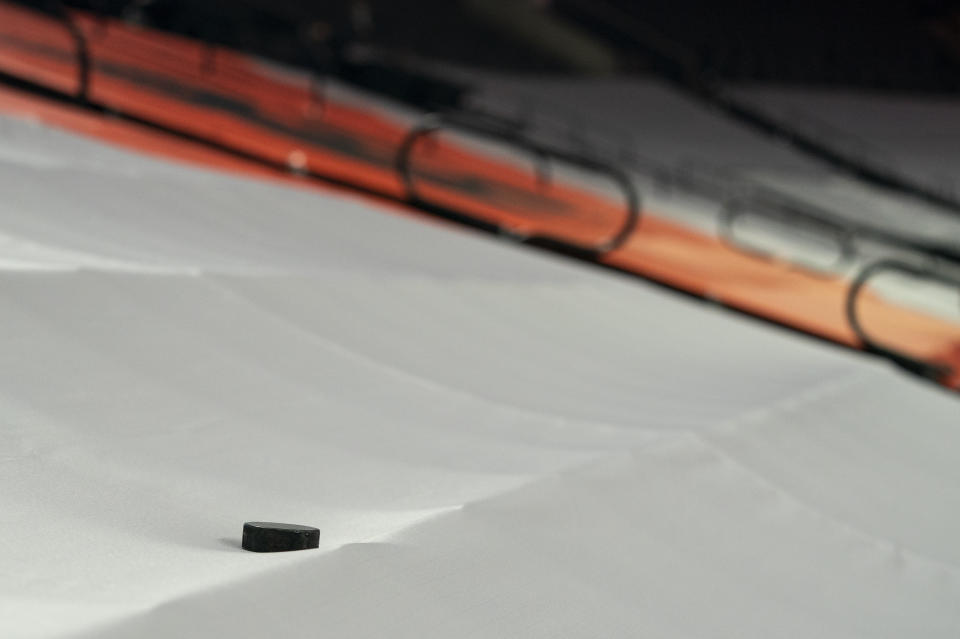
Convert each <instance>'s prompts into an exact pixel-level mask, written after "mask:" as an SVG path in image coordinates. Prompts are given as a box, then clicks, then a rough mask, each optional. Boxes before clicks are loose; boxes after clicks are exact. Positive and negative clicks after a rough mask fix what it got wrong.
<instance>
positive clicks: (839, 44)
mask: <svg viewBox="0 0 960 639" xmlns="http://www.w3.org/2000/svg"><path fill="white" fill-rule="evenodd" d="M69 4H71V5H73V6H78V7H85V8H89V9H93V10H95V11H97V12H100V13H103V14H106V15H113V16H122V17H124V18H126V19H127V20H130V21H135V22H139V23H142V24H145V25H149V26H153V27H156V28H161V29H165V30H170V31H175V32H178V33H182V34H187V35H190V36H195V37H198V38H202V39H204V40H208V41H212V42H217V43H220V44H224V45H228V46H231V47H235V48H239V49H242V50H244V51H248V52H252V53H256V54H259V55H263V56H267V57H270V58H275V59H277V60H282V61H285V62H289V63H294V64H300V65H315V66H318V67H323V68H325V69H338V70H341V71H343V72H344V73H347V74H359V75H362V71H361V70H360V69H358V68H357V67H356V65H358V64H361V63H362V61H363V60H367V61H369V60H370V58H371V57H380V58H381V60H382V59H392V60H398V59H409V58H414V59H416V58H426V59H430V60H434V61H444V62H450V63H457V64H462V65H469V66H473V67H487V68H496V69H500V70H511V71H551V72H563V73H579V74H609V73H615V72H625V73H641V74H642V73H672V74H679V73H698V74H704V75H709V76H711V77H715V78H717V79H719V80H726V81H732V82H744V83H775V84H794V85H806V86H820V87H823V86H843V87H858V88H863V89H873V90H888V91H920V92H926V93H947V94H950V93H956V92H957V90H958V89H960V3H958V2H957V1H956V0H920V1H909V0H898V1H889V2H857V1H854V0H839V1H833V2H830V1H826V0H804V1H799V2H798V1H793V2H776V3H770V2H763V1H762V0H730V1H728V2H723V3H716V2H709V1H707V0H674V1H670V2H665V1H657V2H642V3H641V2H631V1H629V0H525V1H516V0H514V1H511V0H460V1H457V2H450V1H444V0H420V1H418V2H392V1H390V0H330V1H326V2H310V1H308V0H132V1H131V0H82V1H76V0H75V1H73V2H70V3H69Z"/></svg>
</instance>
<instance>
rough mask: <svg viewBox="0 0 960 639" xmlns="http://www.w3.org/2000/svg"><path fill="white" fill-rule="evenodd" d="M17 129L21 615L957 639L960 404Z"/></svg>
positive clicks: (808, 349)
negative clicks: (301, 528)
mask: <svg viewBox="0 0 960 639" xmlns="http://www.w3.org/2000/svg"><path fill="white" fill-rule="evenodd" d="M0 136H2V139H0V147H2V149H3V152H2V157H0V193H2V198H0V234H2V236H0V248H2V252H0V267H2V270H0V326H2V327H3V331H2V332H0V353H2V356H3V362H4V366H3V367H2V368H0V549H2V551H0V636H2V637H4V638H16V637H40V636H42V637H48V636H49V637H55V636H62V637H80V636H90V637H133V636H136V637H157V638H168V637H217V636H224V637H226V636H230V637H236V638H242V637H251V638H252V637H262V636H264V635H268V636H317V637H320V636H329V637H417V638H421V637H437V638H438V639H439V638H444V639H445V638H449V637H518V638H519V637H523V638H538V637H542V638H544V639H546V638H550V639H554V638H556V637H584V638H596V637H644V636H645V637H671V638H680V637H724V638H726V637H738V638H754V637H755V638H758V639H760V638H763V639H768V638H769V637H798V638H800V637H802V638H808V637H838V638H839V637H844V638H846V637H869V638H871V639H874V638H877V637H950V638H954V637H957V636H958V634H960V581H958V580H960V545H958V544H957V539H960V402H958V401H957V399H956V398H955V397H950V396H947V395H946V394H945V393H941V392H939V391H937V390H936V389H934V388H931V387H927V386H921V385H919V384H918V383H916V382H914V381H912V380H910V379H908V378H907V377H905V376H903V375H901V374H899V373H897V372H895V371H894V370H892V369H890V368H889V367H888V366H886V365H885V364H883V363H881V362H877V361H873V360H870V359H868V358H866V357H864V356H861V355H858V354H856V353H852V352H846V351H843V350H840V349H836V348H833V347H830V346H827V345H823V344H819V343H816V342H814V341H812V340H809V339H806V338H804V337H802V336H796V335H792V334H789V333H787V332H785V331H782V330H779V329H776V328H771V327H768V326H765V325H762V324H760V323H758V322H755V321H752V320H749V319H745V318H739V317H735V316H733V315H729V314H726V313H724V312H723V311H720V310H717V309H715V308H712V307H709V306H705V305H700V304H697V303H695V302H692V301H689V300H685V299H682V298H679V297H676V296H673V295H671V294H669V293H667V292H663V291H660V290H657V289H655V288H652V287H650V286H648V285H646V284H644V283H642V282H639V281H635V280H631V279H628V278H626V277H621V276H617V275H613V274H609V273H604V272H601V271H595V270H591V269H590V268H588V267H584V266H579V265H575V264H572V263H568V262H565V261H563V260H561V259H558V258H553V257H549V256H545V255H542V254H537V253H534V252H531V251H528V250H526V249H522V248H519V247H514V246H509V245H505V244H502V243H498V242H496V241H495V240H492V239H489V238H484V237H478V236H474V235H470V234H467V233H464V232H460V231H458V230H453V229H449V228H446V227H444V226H442V225H438V224H432V223H424V222H423V221H419V220H414V219H409V218H406V217H403V216H400V215H395V214H392V213H390V212H388V211H385V210H378V208H377V207H376V206H374V205H373V204H371V203H370V202H366V201H363V200H360V199H354V198H345V197H342V196H338V195H335V194H324V193H318V192H313V191H309V190H299V189H294V188H285V187H279V186H273V185H268V184H264V183H258V182H255V181H252V180H241V179H236V178H232V177H227V176H223V175H218V174H215V173H211V172H207V171H202V170H197V169H195V168H189V167H177V166H172V165H167V164H163V163H160V162H156V161H152V160H147V159H144V158H140V157H136V156H133V155H129V154H126V153H121V152H118V151H115V150H111V149H108V148H105V147H102V146H99V145H97V144H95V143H93V142H89V141H85V140H81V139H79V138H74V137H71V136H68V135H66V134H62V133H58V132H53V131H49V130H46V129H43V128H40V127H37V126H34V125H30V124H27V123H23V122H19V121H15V120H9V119H6V120H3V121H0ZM246 520H268V521H269V520H273V521H286V522H292V523H302V524H308V525H315V526H318V527H319V528H320V529H321V531H322V532H321V547H320V550H319V551H306V552H298V553H289V554H267V555H258V554H253V553H247V552H244V551H242V550H240V549H239V536H240V531H241V526H242V524H243V522H244V521H246Z"/></svg>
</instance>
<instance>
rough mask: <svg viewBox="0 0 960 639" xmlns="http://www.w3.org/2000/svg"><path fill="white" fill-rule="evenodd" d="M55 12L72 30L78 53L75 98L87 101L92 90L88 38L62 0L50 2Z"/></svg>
mask: <svg viewBox="0 0 960 639" xmlns="http://www.w3.org/2000/svg"><path fill="white" fill-rule="evenodd" d="M48 4H49V6H50V7H51V9H52V10H53V12H54V13H55V14H56V15H57V17H58V18H60V21H61V22H63V24H64V26H66V28H67V31H69V32H70V37H72V38H73V46H74V48H75V50H76V55H77V92H76V93H75V94H74V96H73V97H74V99H75V100H77V101H78V102H82V103H86V102H87V101H88V97H89V92H90V49H89V47H88V46H87V38H86V36H84V35H83V31H82V30H81V29H80V27H78V26H77V23H76V22H75V21H74V20H73V16H71V15H70V11H69V9H67V7H66V5H64V4H63V2H60V0H50V1H49V2H48Z"/></svg>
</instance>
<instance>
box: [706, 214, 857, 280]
mask: <svg viewBox="0 0 960 639" xmlns="http://www.w3.org/2000/svg"><path fill="white" fill-rule="evenodd" d="M750 218H759V219H763V220H769V221H772V222H774V223H775V224H776V225H777V226H778V227H782V228H788V229H794V230H796V231H797V233H798V234H802V235H805V236H808V237H812V238H818V239H823V240H824V241H823V242H821V243H822V244H825V245H832V246H833V247H834V249H835V257H834V258H833V259H832V260H829V261H828V262H827V263H825V264H820V263H814V262H811V261H809V260H801V259H797V260H795V262H796V264H797V265H798V266H801V267H803V268H804V269H806V270H808V271H809V272H811V273H813V274H816V275H818V276H820V275H823V276H832V277H838V276H840V275H842V273H843V272H844V271H845V270H846V269H847V268H848V267H849V266H850V265H851V264H852V263H853V261H854V259H855V258H856V255H857V250H856V246H855V243H854V239H855V237H856V233H855V230H854V228H853V227H852V226H851V225H849V224H847V223H844V222H841V221H838V220H837V219H835V218H832V217H829V216H826V215H823V214H821V213H820V212H818V211H815V210H814V209H810V208H801V207H798V206H788V205H784V204H779V203H773V202H770V201H765V200H763V199H760V198H744V199H734V200H730V201H728V202H727V203H726V204H725V205H724V206H723V208H722V209H721V211H720V217H719V221H718V224H719V228H720V237H721V239H722V240H723V241H724V242H725V243H726V244H727V245H728V246H732V247H734V248H736V249H738V250H740V251H743V252H745V253H749V254H751V255H754V256H757V257H761V258H764V259H769V260H780V261H782V260H783V259H784V258H783V257H782V255H781V253H780V252H778V251H775V250H772V249H770V248H768V247H766V246H762V245H760V244H759V243H757V242H755V241H753V240H749V239H748V238H747V237H746V236H744V235H743V234H742V233H741V232H738V231H737V229H738V226H737V222H738V221H742V220H747V219H750Z"/></svg>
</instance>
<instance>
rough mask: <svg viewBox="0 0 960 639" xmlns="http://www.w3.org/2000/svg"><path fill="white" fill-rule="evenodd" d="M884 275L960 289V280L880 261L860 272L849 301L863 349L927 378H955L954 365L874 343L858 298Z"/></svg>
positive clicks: (849, 317)
mask: <svg viewBox="0 0 960 639" xmlns="http://www.w3.org/2000/svg"><path fill="white" fill-rule="evenodd" d="M882 272H890V273H902V274H905V275H909V276H911V277H915V278H917V279H925V280H929V281H933V282H939V283H941V284H946V285H947V286H951V287H956V288H957V289H960V277H953V276H950V275H947V274H945V273H942V272H939V271H935V270H932V269H929V268H923V267H919V266H914V265H912V264H907V263H905V262H901V261H899V260H893V259H885V260H879V261H877V262H874V263H873V264H871V265H869V266H867V267H866V268H865V269H863V271H861V272H860V274H859V275H858V276H857V278H856V279H855V280H854V281H853V284H851V286H850V290H849V292H848V293H847V300H846V314H847V322H848V323H849V324H850V328H851V329H853V332H854V334H856V336H857V338H858V339H859V340H860V342H861V343H862V344H863V349H864V350H865V351H867V352H870V353H875V354H877V355H880V356H882V357H886V358H887V359H889V360H890V361H892V362H893V363H894V364H896V365H897V366H899V367H901V368H903V369H905V370H907V371H908V372H910V373H913V374H914V375H919V376H920V377H923V378H925V379H930V380H933V381H939V380H940V379H942V378H943V377H945V376H947V375H952V374H953V372H954V368H953V366H952V365H949V364H942V363H937V362H930V361H926V360H922V359H920V358H917V357H914V356H913V355H910V354H908V353H904V352H902V351H900V350H897V349H895V348H891V347H889V346H884V345H883V344H881V343H880V342H878V341H876V340H874V339H873V338H872V337H871V336H870V335H869V334H868V333H867V331H866V329H865V328H864V327H863V323H862V322H861V321H860V316H859V314H858V312H857V298H858V297H859V296H860V293H861V291H862V290H863V289H864V287H866V285H867V283H868V282H869V281H870V280H871V279H872V278H873V277H874V276H876V275H877V274H878V273H882Z"/></svg>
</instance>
